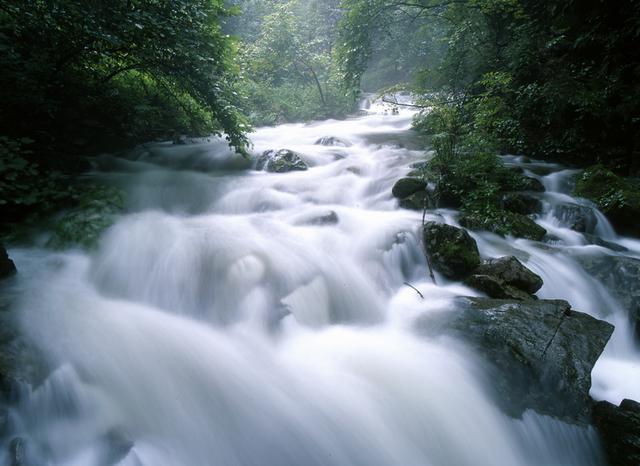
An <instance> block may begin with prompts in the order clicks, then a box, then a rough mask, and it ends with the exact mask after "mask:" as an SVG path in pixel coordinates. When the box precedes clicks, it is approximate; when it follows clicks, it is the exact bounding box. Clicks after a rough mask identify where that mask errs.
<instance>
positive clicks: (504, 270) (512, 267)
mask: <svg viewBox="0 0 640 466" xmlns="http://www.w3.org/2000/svg"><path fill="white" fill-rule="evenodd" d="M465 284H466V285H467V286H470V287H472V288H475V289H476V290H479V291H482V292H483V293H486V294H487V295H488V296H489V297H490V298H498V299H515V300H518V301H527V300H531V299H535V298H534V296H532V295H533V294H534V293H535V292H536V291H538V290H539V289H540V288H541V287H542V284H543V283H542V278H540V277H539V276H538V275H536V274H535V273H533V272H532V271H531V270H529V269H528V268H526V267H525V266H524V265H522V264H521V263H520V261H519V260H518V259H516V258H515V257H514V256H507V257H501V258H499V259H489V260H486V261H484V262H483V263H482V264H480V266H479V267H478V268H477V269H476V270H474V272H473V275H471V276H470V277H468V278H467V279H466V280H465Z"/></svg>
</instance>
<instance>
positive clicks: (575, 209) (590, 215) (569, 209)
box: [553, 202, 598, 233]
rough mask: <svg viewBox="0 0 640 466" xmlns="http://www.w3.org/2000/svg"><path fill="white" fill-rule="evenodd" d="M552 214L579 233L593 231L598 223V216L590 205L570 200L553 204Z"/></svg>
mask: <svg viewBox="0 0 640 466" xmlns="http://www.w3.org/2000/svg"><path fill="white" fill-rule="evenodd" d="M553 215H554V216H555V217H556V218H557V219H558V220H560V221H561V222H563V223H564V224H565V225H567V227H569V228H571V229H572V230H575V231H578V232H580V233H593V232H594V231H595V229H596V225H597V224H598V217H596V214H595V213H594V211H593V209H592V208H591V207H588V206H584V205H579V204H573V203H570V202H562V203H560V204H557V205H555V206H554V208H553Z"/></svg>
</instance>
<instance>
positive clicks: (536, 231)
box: [458, 211, 547, 241]
mask: <svg viewBox="0 0 640 466" xmlns="http://www.w3.org/2000/svg"><path fill="white" fill-rule="evenodd" d="M458 221H459V222H460V225H462V226H463V227H465V228H469V229H471V230H486V231H491V232H493V233H496V234H498V235H502V236H506V235H512V236H516V237H519V238H525V239H530V240H534V241H542V239H543V238H544V236H545V235H546V234H547V230H545V229H544V228H542V227H541V226H540V225H538V224H537V223H536V222H534V221H533V220H532V219H531V218H529V217H527V216H526V215H520V214H516V213H514V212H506V211H505V212H502V213H501V214H500V215H498V216H488V215H482V214H477V213H463V214H462V215H461V216H460V218H459V220H458Z"/></svg>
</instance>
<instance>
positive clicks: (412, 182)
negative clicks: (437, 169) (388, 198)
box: [391, 178, 427, 199]
mask: <svg viewBox="0 0 640 466" xmlns="http://www.w3.org/2000/svg"><path fill="white" fill-rule="evenodd" d="M425 189H427V183H426V182H425V181H424V180H421V179H419V178H400V179H399V180H398V181H396V184H394V185H393V188H392V189H391V194H393V196H394V197H397V198H398V199H404V198H405V197H409V196H411V195H412V194H415V193H417V192H420V191H424V190H425Z"/></svg>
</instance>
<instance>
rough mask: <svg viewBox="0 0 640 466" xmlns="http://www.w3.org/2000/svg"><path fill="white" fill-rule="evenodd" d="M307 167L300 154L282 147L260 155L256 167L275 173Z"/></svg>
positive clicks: (302, 169) (300, 169)
mask: <svg viewBox="0 0 640 466" xmlns="http://www.w3.org/2000/svg"><path fill="white" fill-rule="evenodd" d="M307 168H308V167H307V164H306V163H304V161H303V160H302V158H301V157H300V154H298V153H297V152H294V151H292V150H289V149H280V150H279V151H277V152H276V151H274V150H268V151H266V152H264V153H263V154H262V155H261V156H260V158H259V159H258V162H257V164H256V169H258V170H266V171H268V172H273V173H286V172H290V171H304V170H307Z"/></svg>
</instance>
